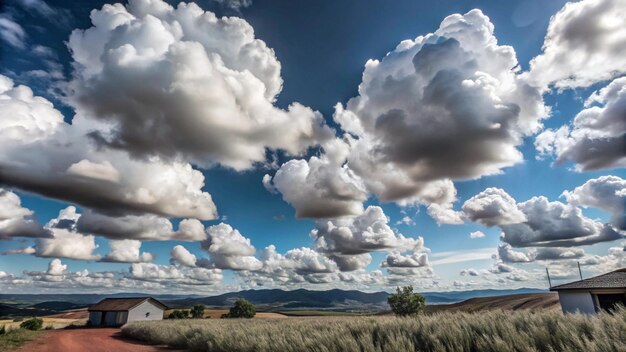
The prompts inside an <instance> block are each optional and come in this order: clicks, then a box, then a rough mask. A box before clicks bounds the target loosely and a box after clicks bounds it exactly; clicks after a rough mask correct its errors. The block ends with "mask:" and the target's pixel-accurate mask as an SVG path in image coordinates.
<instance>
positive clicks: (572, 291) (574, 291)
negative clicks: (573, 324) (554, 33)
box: [550, 268, 626, 314]
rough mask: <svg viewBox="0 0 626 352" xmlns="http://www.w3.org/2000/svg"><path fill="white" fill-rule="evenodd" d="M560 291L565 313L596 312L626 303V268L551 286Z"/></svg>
mask: <svg viewBox="0 0 626 352" xmlns="http://www.w3.org/2000/svg"><path fill="white" fill-rule="evenodd" d="M550 291H556V292H558V293H559V301H560V302H561V309H562V310H563V313H576V312H580V313H585V314H596V313H598V312H600V311H603V310H604V311H611V310H613V309H614V308H615V306H616V305H618V304H622V305H626V268H623V269H619V270H615V271H612V272H610V273H607V274H604V275H600V276H596V277H592V278H589V279H584V280H579V281H574V282H570V283H568V284H563V285H558V286H554V287H551V288H550Z"/></svg>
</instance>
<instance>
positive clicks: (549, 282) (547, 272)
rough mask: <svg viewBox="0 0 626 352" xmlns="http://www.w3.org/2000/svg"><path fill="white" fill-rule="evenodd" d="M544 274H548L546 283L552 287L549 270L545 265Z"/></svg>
mask: <svg viewBox="0 0 626 352" xmlns="http://www.w3.org/2000/svg"><path fill="white" fill-rule="evenodd" d="M546 274H548V285H549V286H550V288H552V281H550V272H549V271H548V267H546Z"/></svg>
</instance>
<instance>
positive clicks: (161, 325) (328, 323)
mask: <svg viewBox="0 0 626 352" xmlns="http://www.w3.org/2000/svg"><path fill="white" fill-rule="evenodd" d="M122 331H123V333H124V334H125V335H127V336H130V337H133V338H136V339H139V340H143V341H147V342H150V343H155V344H164V345H169V346H172V347H176V348H184V349H189V350H191V351H211V352H244V351H245V352H248V351H249V352H252V351H258V352H264V351H267V352H270V351H327V352H335V351H337V352H339V351H342V352H343V351H345V352H351V351H355V352H357V351H358V352H361V351H381V352H396V351H398V352H400V351H425V352H427V351H435V352H466V351H467V352H470V351H471V352H474V351H481V352H508V351H511V352H513V351H537V352H539V351H563V352H565V351H581V352H582V351H585V352H587V351H588V352H594V351H598V352H599V351H626V310H624V309H623V308H620V309H619V310H618V311H617V312H616V313H615V314H614V315H611V314H608V313H601V314H598V315H597V316H585V315H579V314H568V315H563V314H562V313H561V312H540V313H533V312H530V311H517V312H510V311H490V312H481V313H438V314H433V315H420V316H414V317H404V318H399V317H318V318H308V319H299V318H289V319H276V320H254V319H253V320H248V319H220V320H186V321H175V320H169V321H155V322H136V323H131V324H128V325H126V326H124V327H123V328H122Z"/></svg>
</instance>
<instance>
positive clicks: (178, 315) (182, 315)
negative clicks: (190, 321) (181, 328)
mask: <svg viewBox="0 0 626 352" xmlns="http://www.w3.org/2000/svg"><path fill="white" fill-rule="evenodd" d="M167 318H168V319H187V318H189V312H188V311H186V310H184V309H175V310H174V311H173V312H172V313H171V314H170V315H169V317H167Z"/></svg>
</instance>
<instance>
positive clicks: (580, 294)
mask: <svg viewBox="0 0 626 352" xmlns="http://www.w3.org/2000/svg"><path fill="white" fill-rule="evenodd" d="M559 302H561V309H562V310H563V313H577V312H579V313H584V314H596V307H595V305H594V301H593V296H592V295H591V292H589V291H559Z"/></svg>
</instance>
